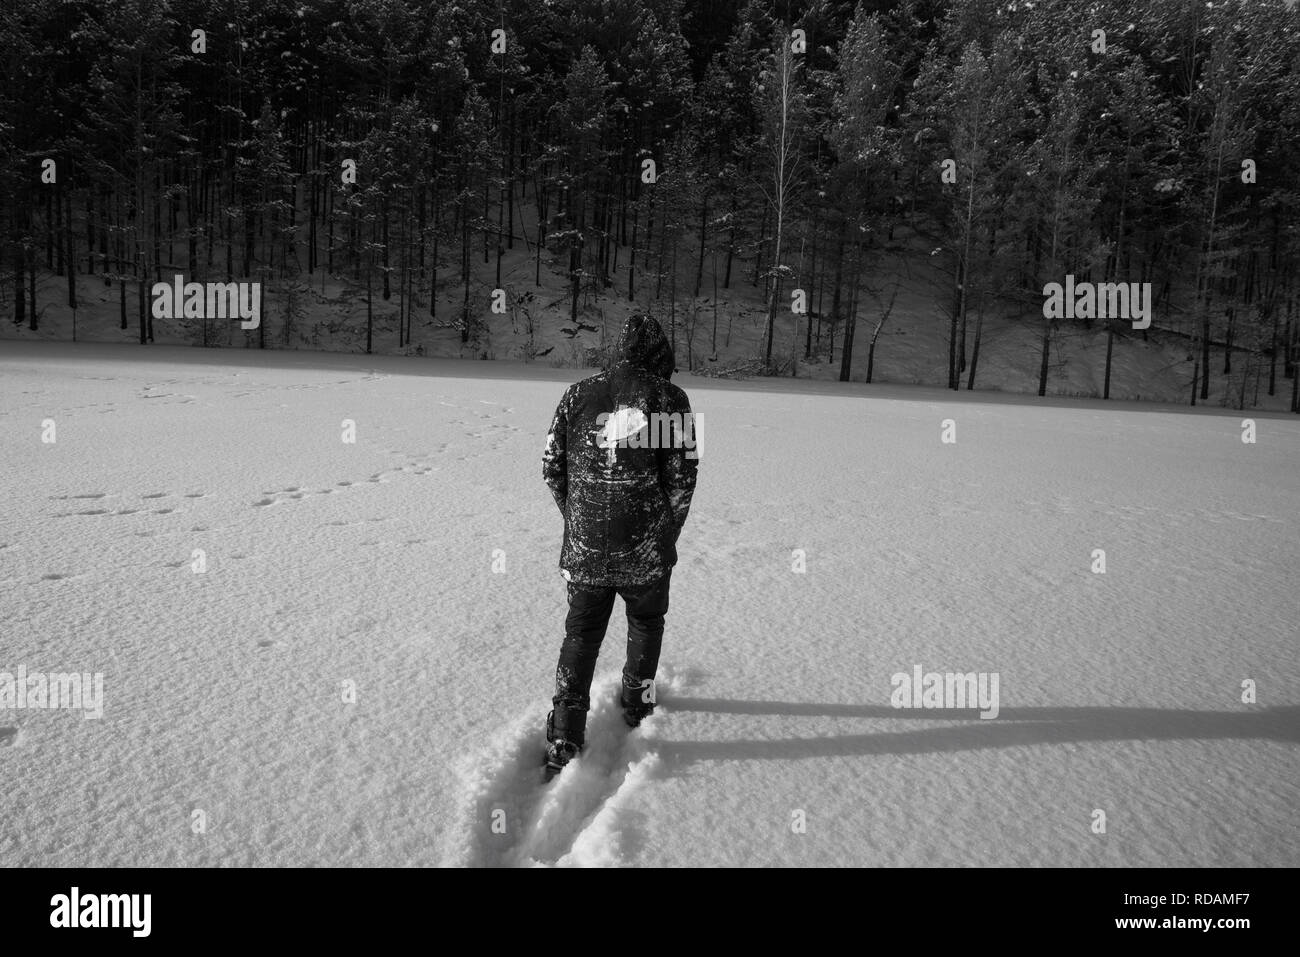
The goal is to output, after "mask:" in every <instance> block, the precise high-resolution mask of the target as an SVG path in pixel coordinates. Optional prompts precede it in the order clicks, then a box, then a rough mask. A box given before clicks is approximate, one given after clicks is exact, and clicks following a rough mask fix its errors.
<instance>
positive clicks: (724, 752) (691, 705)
mask: <svg viewBox="0 0 1300 957" xmlns="http://www.w3.org/2000/svg"><path fill="white" fill-rule="evenodd" d="M662 703H663V705H664V710H665V711H669V710H671V711H707V712H713V713H716V714H753V715H789V716H792V717H794V716H827V717H837V718H882V719H891V720H902V721H909V722H911V721H915V722H917V723H918V724H931V725H934V724H936V723H937V724H940V725H942V726H941V727H928V728H927V727H918V728H917V729H915V730H907V731H881V732H876V733H873V734H846V735H838V736H834V737H813V738H781V739H776V740H732V741H663V742H660V743H659V745H658V750H659V753H660V757H661V760H664V761H665V762H667V763H668V764H670V765H673V766H677V767H680V766H683V765H688V764H693V763H695V762H697V761H755V760H759V761H761V760H781V761H791V760H796V761H797V760H802V759H805V758H826V757H845V756H849V757H852V756H860V755H873V754H929V753H940V752H945V751H979V750H984V749H988V748H1010V747H1017V746H1020V745H1032V744H1066V743H1072V742H1088V741H1180V740H1197V741H1216V740H1225V739H1240V740H1246V739H1259V740H1265V741H1280V742H1283V743H1286V744H1300V706H1297V705H1282V706H1278V707H1272V708H1254V707H1253V706H1248V707H1252V710H1242V711H1187V710H1179V709H1172V708H1105V707H1080V708H1002V709H1001V711H1000V712H999V713H998V716H997V717H996V718H992V719H987V720H983V719H980V717H979V711H978V710H975V709H967V710H954V709H944V708H936V709H928V710H927V709H920V708H891V707H888V706H884V705H854V704H800V703H796V702H791V701H729V700H727V699H724V698H692V697H681V698H678V697H668V696H665V697H664V699H663V701H662ZM958 721H960V722H962V723H960V724H954V723H953V722H958Z"/></svg>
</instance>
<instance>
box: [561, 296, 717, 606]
mask: <svg viewBox="0 0 1300 957" xmlns="http://www.w3.org/2000/svg"><path fill="white" fill-rule="evenodd" d="M672 374H673V352H672V348H671V347H670V346H669V344H668V340H667V339H666V338H665V336H664V334H663V330H661V329H660V328H659V323H658V322H656V321H655V320H654V319H652V318H650V317H648V316H632V317H631V318H629V319H628V320H627V323H626V324H625V325H624V327H623V332H622V335H621V336H620V337H619V342H618V348H617V353H616V360H615V362H614V364H613V365H612V366H611V367H610V368H609V369H608V370H607V371H605V372H602V373H600V374H598V375H594V376H591V377H590V378H587V379H583V380H582V381H580V382H575V383H574V384H573V385H571V386H569V388H568V390H567V391H565V393H564V397H563V398H562V399H561V400H560V405H559V407H558V408H557V409H556V410H555V418H554V420H553V421H552V422H551V429H550V432H549V433H548V434H547V437H546V452H545V453H544V455H543V457H542V475H543V477H544V478H545V479H546V484H547V485H548V486H550V489H551V494H552V495H553V496H554V497H555V503H556V504H557V505H558V506H559V507H560V512H561V513H562V514H563V515H564V546H563V548H562V549H561V552H560V568H561V569H562V570H563V572H564V575H565V578H567V579H569V580H570V581H574V582H579V583H581V584H587V585H606V586H611V585H612V586H619V587H622V586H631V585H640V584H645V583H648V582H651V581H654V580H656V579H658V578H661V577H663V575H665V574H666V573H667V572H668V570H669V569H671V568H672V567H673V565H675V564H676V563H677V537H678V535H680V534H681V530H682V525H683V524H684V523H685V522H686V513H687V512H688V511H689V509H690V507H691V496H692V495H693V494H694V492H695V473H696V469H697V465H698V463H697V458H698V449H697V448H692V447H691V446H694V445H696V442H697V440H696V436H697V434H698V432H697V431H696V430H695V428H694V422H693V419H692V417H691V406H690V402H689V401H688V400H687V398H686V393H685V392H683V391H682V390H681V389H680V388H678V387H677V386H675V385H673V384H672V383H671V382H669V381H668V380H669V377H670V376H672Z"/></svg>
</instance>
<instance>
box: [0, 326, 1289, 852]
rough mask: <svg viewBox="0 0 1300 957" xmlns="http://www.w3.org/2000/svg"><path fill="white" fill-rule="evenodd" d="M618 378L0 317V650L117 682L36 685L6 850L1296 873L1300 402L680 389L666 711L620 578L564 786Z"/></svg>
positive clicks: (21, 726) (4, 712) (21, 717)
mask: <svg viewBox="0 0 1300 957" xmlns="http://www.w3.org/2000/svg"><path fill="white" fill-rule="evenodd" d="M583 374H585V373H583V372H580V371H575V370H567V371H566V370H556V369H542V368H538V367H536V366H525V365H522V364H514V363H507V362H498V363H476V362H456V361H452V360H445V361H444V360H433V361H431V360H416V359H408V358H402V357H366V356H340V355H319V354H304V353H258V352H253V351H246V350H198V349H190V348H180V347H161V346H159V347H155V346H151V347H148V348H144V347H139V346H122V345H106V344H98V345H87V344H83V345H69V344H53V343H40V342H21V343H20V342H12V341H10V342H3V343H0V509H2V511H3V521H0V628H2V629H3V630H2V631H0V672H9V673H16V670H17V668H18V667H19V666H20V665H21V666H24V667H25V668H26V669H27V671H28V672H29V673H30V672H38V671H39V672H46V673H53V672H69V671H77V672H87V673H95V672H99V673H102V674H103V676H104V701H103V705H104V713H103V717H102V718H100V719H98V720H96V719H86V718H83V717H82V716H81V714H79V713H77V712H75V711H72V710H53V709H39V708H37V709H22V710H18V709H0V862H2V863H4V864H6V865H10V866H30V865H42V866H88V865H145V866H156V865H162V866H176V865H180V866H188V865H234V866H243V865H275V866H279V865H301V864H309V865H389V864H392V865H411V866H425V865H453V866H454V865H477V866H502V865H504V866H570V865H572V866H619V865H783V864H784V865H822V864H825V865H921V866H928V865H1055V866H1098V865H1104V866H1115V865H1154V866H1162V865H1192V866H1215V865H1244V866H1253V865H1269V866H1271V865H1286V866H1296V865H1300V827H1298V825H1297V815H1296V808H1297V807H1298V806H1300V660H1298V656H1297V636H1298V634H1300V625H1298V622H1300V614H1298V612H1300V598H1298V596H1300V579H1297V569H1298V568H1300V562H1297V557H1298V556H1300V474H1298V472H1297V464H1298V463H1300V418H1297V417H1294V416H1292V417H1286V416H1282V415H1274V414H1270V413H1255V414H1254V415H1253V416H1252V417H1253V418H1254V420H1255V425H1256V433H1257V440H1256V441H1255V442H1254V443H1245V442H1243V441H1242V421H1241V420H1242V418H1243V417H1244V416H1243V413H1227V412H1224V411H1222V410H1217V409H1211V410H1195V411H1190V410H1186V409H1183V408H1173V407H1156V406H1145V407H1144V406H1136V405H1131V404H1120V403H1102V402H1088V401H1068V400H1046V401H1044V400H1038V399H1033V398H1028V397H1009V396H990V395H985V394H973V395H972V394H962V393H951V392H944V391H941V390H933V389H922V388H909V387H904V386H894V387H889V386H864V385H861V384H853V385H841V384H838V383H814V382H806V381H801V382H795V383H782V382H773V381H771V380H763V381H754V382H745V383H726V382H718V381H716V380H704V379H695V378H692V377H690V376H684V377H681V378H679V379H677V380H675V381H678V382H679V384H681V385H682V386H683V387H684V388H685V389H686V390H687V392H688V394H689V395H690V397H691V399H692V403H693V405H694V408H695V410H696V411H697V412H698V413H701V414H702V415H703V418H704V424H705V428H704V429H703V430H702V441H703V443H704V445H703V456H702V458H701V462H700V471H699V486H698V490H697V493H696V497H695V502H694V506H693V508H692V511H691V515H690V519H689V521H688V524H687V527H686V530H685V532H684V533H683V535H682V539H681V542H680V546H679V549H680V563H679V565H678V566H677V569H676V570H675V572H674V577H673V585H672V602H671V608H670V610H669V613H668V618H667V630H666V634H665V639H664V652H663V667H662V669H661V673H660V680H659V688H658V699H659V708H658V710H657V712H656V713H655V714H654V715H653V716H652V717H651V718H650V719H648V720H647V721H646V722H645V723H644V724H643V726H642V727H641V728H639V729H637V730H635V731H630V730H628V729H627V728H626V727H624V725H623V722H622V720H621V716H620V715H619V713H618V709H617V707H616V705H615V702H614V695H615V693H616V691H615V689H616V687H617V675H618V671H619V668H620V667H621V664H622V647H621V646H622V643H623V641H624V636H625V624H624V621H623V619H622V610H621V609H622V606H621V603H620V604H618V605H616V607H615V613H614V617H613V619H612V621H611V626H610V631H609V635H608V637H607V638H606V643H605V646H604V650H603V652H602V655H601V659H600V665H599V668H598V672H597V680H596V683H595V687H594V689H593V702H594V704H593V711H592V715H591V718H590V728H589V743H588V748H587V749H586V751H585V752H584V753H583V755H582V757H581V758H579V759H578V761H577V762H576V763H575V764H573V765H571V766H570V767H569V768H568V769H566V771H565V772H564V773H563V774H562V775H561V776H560V777H559V778H557V779H556V780H555V781H553V782H551V783H550V784H549V785H543V784H542V783H541V768H540V763H541V756H542V746H543V733H542V725H543V720H544V718H545V715H546V711H547V709H548V707H549V698H550V695H551V693H552V681H553V674H554V668H555V659H556V655H557V653H558V651H559V646H560V640H561V637H562V634H563V621H564V613H565V599H564V596H565V591H564V582H563V580H562V578H561V577H560V575H559V573H558V570H557V568H556V562H557V558H558V554H559V547H560V535H561V519H560V515H559V513H558V511H557V510H556V508H555V505H554V503H553V502H552V500H551V497H550V494H549V492H548V491H547V489H546V487H545V485H544V484H543V483H542V480H541V453H542V448H543V444H544V439H545V432H546V428H547V425H548V424H549V421H550V416H551V414H552V412H553V410H554V407H555V405H556V403H557V402H558V400H559V398H560V395H561V393H562V392H563V390H564V387H565V385H566V384H567V383H568V382H570V381H573V380H574V379H576V378H579V377H581V375H583ZM1246 415H1249V413H1247V414H1246ZM945 419H952V420H953V421H954V423H955V428H956V438H957V441H956V442H955V444H945V443H943V442H942V441H941V432H942V423H943V420H945ZM46 420H53V423H54V426H55V429H56V432H55V439H56V440H55V441H54V442H53V443H50V442H43V441H42V433H43V431H47V423H46ZM344 420H351V421H352V422H354V423H355V434H356V441H355V442H354V443H347V442H344V441H342V436H343V432H344V424H343V423H344ZM1095 549H1104V550H1105V563H1106V566H1105V568H1106V570H1105V573H1104V574H1098V573H1095V572H1094V571H1093V568H1094V562H1095V559H1094V550H1095ZM195 550H202V552H203V553H204V557H205V560H206V570H205V571H202V572H196V571H195V570H194V562H195V558H196V556H195ZM798 550H802V552H801V553H799V554H796V553H797V552H798ZM800 554H801V555H802V562H803V567H804V569H805V570H804V571H802V572H801V571H797V570H795V569H796V568H797V567H799V566H800V558H799V555H800ZM916 665H920V666H921V667H922V668H923V670H924V671H926V672H930V671H934V672H962V673H966V672H987V673H996V674H997V675H998V676H999V691H1000V713H999V715H998V717H997V718H995V719H992V720H981V719H980V718H979V717H978V715H977V714H976V713H975V712H973V711H960V712H957V711H951V710H941V709H896V708H894V707H892V706H891V693H892V691H893V687H892V684H891V676H892V675H894V674H895V673H899V672H902V673H908V674H910V673H911V672H912V669H913V667H914V666H916ZM1247 680H1250V681H1253V682H1254V685H1255V688H1256V694H1257V700H1256V701H1255V702H1254V703H1246V702H1243V700H1242V695H1243V692H1242V683H1243V682H1244V681H1247ZM349 688H354V689H355V701H354V702H350V701H348V700H345V699H347V698H348V697H349V695H348V689H349ZM1097 811H1104V813H1105V825H1106V827H1105V833H1096V832H1095V821H1096V820H1097V815H1096V813H1095V812H1097ZM196 812H201V814H199V813H196ZM196 832H197V833H196Z"/></svg>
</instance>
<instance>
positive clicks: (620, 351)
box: [615, 315, 677, 379]
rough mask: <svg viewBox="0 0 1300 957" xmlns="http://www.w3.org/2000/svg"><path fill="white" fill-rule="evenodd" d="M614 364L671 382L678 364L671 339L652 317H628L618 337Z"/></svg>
mask: <svg viewBox="0 0 1300 957" xmlns="http://www.w3.org/2000/svg"><path fill="white" fill-rule="evenodd" d="M615 361H616V362H618V363H626V364H627V365H629V366H631V367H632V368H635V369H641V370H643V371H645V372H649V373H650V374H651V375H657V376H660V377H661V378H664V379H668V378H671V377H672V374H673V370H674V367H675V366H676V364H677V362H676V359H675V358H674V356H673V349H672V346H670V345H669V344H668V337H667V336H665V335H664V331H663V330H662V329H660V328H659V323H658V322H657V321H656V320H654V319H653V318H651V317H650V316H644V315H635V316H629V317H628V320H627V322H626V323H624V325H623V332H622V334H621V335H620V336H619V338H618V347H617V349H616V351H615Z"/></svg>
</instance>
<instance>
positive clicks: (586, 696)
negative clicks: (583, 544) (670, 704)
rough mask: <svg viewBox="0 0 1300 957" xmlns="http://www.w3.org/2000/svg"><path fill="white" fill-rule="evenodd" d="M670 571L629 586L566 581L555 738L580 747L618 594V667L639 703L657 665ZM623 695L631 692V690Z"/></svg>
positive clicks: (555, 698) (556, 675)
mask: <svg viewBox="0 0 1300 957" xmlns="http://www.w3.org/2000/svg"><path fill="white" fill-rule="evenodd" d="M671 574H672V573H671V572H669V573H668V574H666V575H664V577H663V578H660V579H659V580H658V581H655V582H651V583H650V584H648V585H635V586H632V587H630V588H614V587H602V586H596V585H579V584H577V583H576V582H569V615H568V617H567V618H566V619H565V621H564V644H563V645H562V646H561V647H560V663H559V665H558V666H557V667H556V669H555V697H554V698H553V699H551V701H552V704H554V706H555V736H556V737H560V738H566V739H568V740H569V741H572V742H573V743H574V744H577V745H579V746H581V745H582V744H583V742H584V738H585V735H586V730H587V710H588V709H589V708H590V707H591V678H592V675H593V674H595V672H596V656H597V655H598V654H599V653H600V643H601V642H602V641H604V639H605V629H606V628H607V627H608V626H609V616H610V613H611V612H612V611H613V610H614V596H615V594H617V595H618V596H619V597H620V598H622V599H623V603H624V604H625V605H626V606H627V660H626V661H625V662H624V665H623V687H624V688H625V689H636V694H637V696H638V699H637V700H640V698H639V696H640V687H641V682H642V681H644V680H645V679H647V678H650V679H653V678H654V676H655V670H656V669H657V668H658V667H659V646H660V644H661V642H662V641H663V637H664V614H665V613H666V612H667V611H668V579H669V577H670V576H671ZM628 693H631V692H630V691H629V692H628Z"/></svg>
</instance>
